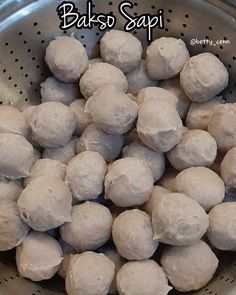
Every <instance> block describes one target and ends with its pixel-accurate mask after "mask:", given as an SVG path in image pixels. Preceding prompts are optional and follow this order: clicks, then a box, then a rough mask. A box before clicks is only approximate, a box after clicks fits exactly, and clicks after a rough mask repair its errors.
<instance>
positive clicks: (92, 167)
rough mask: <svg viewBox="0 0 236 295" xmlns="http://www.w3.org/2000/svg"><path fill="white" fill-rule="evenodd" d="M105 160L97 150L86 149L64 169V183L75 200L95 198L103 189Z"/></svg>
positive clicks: (105, 168)
mask: <svg viewBox="0 0 236 295" xmlns="http://www.w3.org/2000/svg"><path fill="white" fill-rule="evenodd" d="M106 172H107V166H106V162H105V160H104V159H103V157H102V156H101V155H100V154H99V153H97V152H91V151H86V152H82V153H80V154H78V155H77V156H76V157H75V158H73V159H72V160H71V161H70V162H69V164H68V166H67V169H66V183H67V184H68V186H69V188H70V190H71V192H72V195H73V198H74V199H75V200H77V201H85V200H89V199H96V198H97V197H98V196H99V195H100V194H101V193H102V190H103V181H104V178H105V174H106Z"/></svg>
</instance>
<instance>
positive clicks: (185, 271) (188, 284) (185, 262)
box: [161, 241, 219, 292]
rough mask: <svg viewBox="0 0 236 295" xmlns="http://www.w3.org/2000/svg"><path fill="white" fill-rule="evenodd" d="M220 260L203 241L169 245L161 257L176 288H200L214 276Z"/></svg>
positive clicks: (183, 290)
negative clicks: (176, 245)
mask: <svg viewBox="0 0 236 295" xmlns="http://www.w3.org/2000/svg"><path fill="white" fill-rule="evenodd" d="M218 263H219V260H218V259H217V257H216V256H215V254H214V252H213V251H212V250H211V248H210V247H209V246H208V245H207V244H206V243H205V242H203V241H199V242H197V243H196V244H194V245H191V246H185V247H175V246H169V247H167V248H165V250H164V253H163V255H162V257H161V265H162V267H163V269H164V271H165V273H166V275H167V277H168V279H169V281H170V282H171V284H172V285H173V286H174V287H175V289H176V290H178V291H181V292H187V291H193V290H198V289H200V288H202V287H204V286H205V285H206V284H207V283H208V282H209V281H210V280H211V279H212V277H213V275H214V273H215V271H216V269H217V267H218Z"/></svg>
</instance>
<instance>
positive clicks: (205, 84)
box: [180, 52, 229, 102]
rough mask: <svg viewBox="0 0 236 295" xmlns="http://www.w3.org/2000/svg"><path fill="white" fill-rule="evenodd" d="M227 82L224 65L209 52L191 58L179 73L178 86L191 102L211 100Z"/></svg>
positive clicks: (227, 75)
mask: <svg viewBox="0 0 236 295" xmlns="http://www.w3.org/2000/svg"><path fill="white" fill-rule="evenodd" d="M228 80H229V74H228V72H227V69H226V67H225V66H224V64H223V63H222V62H221V61H220V60H219V59H218V58H217V57H216V56H215V55H214V54H212V53H209V52H206V53H201V54H198V55H195V56H193V57H191V58H190V59H189V60H188V61H187V62H186V63H185V65H184V67H183V69H182V71H181V73H180V84H181V86H182V88H183V90H184V92H185V93H186V95H187V96H188V97H189V99H190V100H191V101H193V102H204V101H208V100H210V99H212V98H213V97H214V96H216V95H217V94H219V93H220V92H221V91H222V90H224V89H225V88H226V86H227V85H228Z"/></svg>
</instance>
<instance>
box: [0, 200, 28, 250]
mask: <svg viewBox="0 0 236 295" xmlns="http://www.w3.org/2000/svg"><path fill="white" fill-rule="evenodd" d="M0 208H1V210H0V236H1V239H0V251H7V250H11V249H13V248H14V247H16V246H18V245H19V244H20V243H21V242H22V241H23V240H24V239H25V237H26V236H27V234H28V232H29V227H28V225H27V224H25V223H24V222H23V221H22V219H21V218H20V214H19V212H18V209H17V205H16V203H15V202H13V201H10V200H0Z"/></svg>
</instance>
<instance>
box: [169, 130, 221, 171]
mask: <svg viewBox="0 0 236 295" xmlns="http://www.w3.org/2000/svg"><path fill="white" fill-rule="evenodd" d="M216 155H217V145H216V141H215V139H214V138H213V137H212V136H211V135H210V133H208V132H206V131H204V130H197V129H196V130H189V131H186V132H185V133H184V134H183V137H182V140H181V141H180V143H179V144H177V145H176V146H175V147H174V148H173V149H172V150H171V151H169V152H168V153H167V158H168V160H169V161H170V163H171V165H172V166H173V167H174V168H175V169H176V170H178V171H182V170H184V169H186V168H190V167H194V166H205V167H209V166H211V165H212V164H213V162H214V161H215V159H216Z"/></svg>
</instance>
